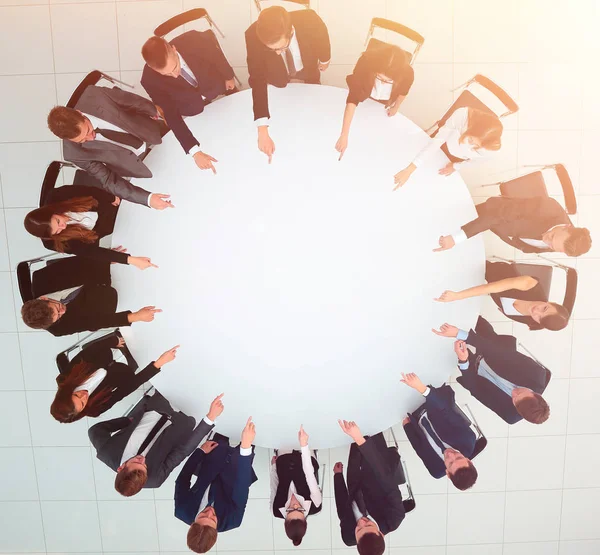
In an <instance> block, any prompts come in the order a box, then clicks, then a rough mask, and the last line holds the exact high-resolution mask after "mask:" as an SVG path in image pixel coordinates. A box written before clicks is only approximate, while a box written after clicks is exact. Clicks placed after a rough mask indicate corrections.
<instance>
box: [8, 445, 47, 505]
mask: <svg viewBox="0 0 600 555" xmlns="http://www.w3.org/2000/svg"><path fill="white" fill-rule="evenodd" d="M0 476H2V479H1V480H0V501H37V500H38V499H39V496H38V487H37V477H36V474H35V463H34V460H33V451H32V450H31V447H3V448H2V449H1V450H0Z"/></svg>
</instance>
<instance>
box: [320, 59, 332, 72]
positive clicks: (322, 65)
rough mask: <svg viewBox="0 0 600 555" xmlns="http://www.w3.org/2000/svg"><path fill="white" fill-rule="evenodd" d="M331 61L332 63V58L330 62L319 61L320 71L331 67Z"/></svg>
mask: <svg viewBox="0 0 600 555" xmlns="http://www.w3.org/2000/svg"><path fill="white" fill-rule="evenodd" d="M330 63H331V60H330V61H329V62H327V63H326V64H322V63H321V62H319V71H325V70H326V69H327V68H328V67H329V64H330Z"/></svg>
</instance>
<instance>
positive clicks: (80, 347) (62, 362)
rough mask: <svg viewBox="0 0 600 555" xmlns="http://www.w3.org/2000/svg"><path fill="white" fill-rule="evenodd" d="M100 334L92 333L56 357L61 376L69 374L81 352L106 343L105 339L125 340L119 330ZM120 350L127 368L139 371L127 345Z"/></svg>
mask: <svg viewBox="0 0 600 555" xmlns="http://www.w3.org/2000/svg"><path fill="white" fill-rule="evenodd" d="M100 334H101V335H98V332H93V333H90V334H89V335H87V336H86V337H84V338H83V339H80V340H79V341H77V342H76V343H73V345H71V346H70V347H68V348H67V349H65V350H64V351H61V352H60V353H58V354H57V355H56V366H57V367H58V371H59V372H60V373H61V374H64V373H66V372H68V371H69V366H70V365H71V361H72V360H73V359H74V358H75V356H77V355H78V354H79V353H80V352H82V351H85V350H86V349H89V348H90V347H93V346H94V345H96V344H97V343H99V342H100V341H104V340H105V339H107V338H109V337H118V338H119V339H123V336H122V335H121V332H120V331H119V329H118V328H117V329H115V330H113V331H111V332H108V333H106V332H100ZM93 336H96V337H94V338H93V339H92V337H93ZM119 350H120V351H121V352H122V353H123V356H124V357H125V360H126V361H127V366H129V367H130V368H131V369H132V370H133V371H134V372H135V371H136V370H137V369H138V364H137V362H136V361H135V359H134V358H133V355H132V354H131V351H130V350H129V348H128V347H127V344H125V346H124V347H122V348H121V349H119Z"/></svg>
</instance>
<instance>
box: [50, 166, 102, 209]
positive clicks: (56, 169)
mask: <svg viewBox="0 0 600 555" xmlns="http://www.w3.org/2000/svg"><path fill="white" fill-rule="evenodd" d="M64 167H67V168H77V166H75V165H74V164H71V163H70V162H63V161H62V160H60V161H59V160H55V161H54V162H50V164H49V165H48V168H47V169H46V173H45V174H44V180H43V181H42V189H41V191H40V203H39V205H40V206H43V205H44V204H46V202H47V200H46V199H47V198H48V195H49V194H50V191H52V189H55V188H56V181H57V180H58V176H59V174H60V170H61V169H62V168H64ZM72 184H73V185H85V186H87V187H101V186H102V184H101V183H100V182H99V181H98V180H97V179H96V178H95V177H92V176H91V175H90V174H89V173H87V172H85V171H83V170H80V169H77V170H76V171H75V177H74V178H73V183H72Z"/></svg>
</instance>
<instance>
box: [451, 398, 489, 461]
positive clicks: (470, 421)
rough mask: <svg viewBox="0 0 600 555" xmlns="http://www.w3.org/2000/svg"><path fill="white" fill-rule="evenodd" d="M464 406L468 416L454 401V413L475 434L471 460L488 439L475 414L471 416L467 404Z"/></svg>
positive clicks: (485, 444) (481, 449)
mask: <svg viewBox="0 0 600 555" xmlns="http://www.w3.org/2000/svg"><path fill="white" fill-rule="evenodd" d="M465 408H466V409H467V411H468V413H469V416H467V414H466V413H465V411H463V410H462V409H461V408H460V407H459V406H458V405H457V404H456V403H454V411H455V412H456V414H458V415H459V416H460V417H461V418H462V419H463V420H464V422H465V424H467V425H468V426H469V427H470V428H471V430H473V433H474V434H475V447H474V448H473V454H472V455H471V457H470V458H471V460H472V459H474V458H475V457H476V456H477V455H479V453H481V452H482V451H483V450H484V449H485V448H486V446H487V443H488V441H487V438H486V437H485V436H484V435H483V432H482V431H481V428H480V427H479V424H478V423H477V420H475V416H473V413H472V412H471V409H470V408H469V406H468V405H465Z"/></svg>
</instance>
